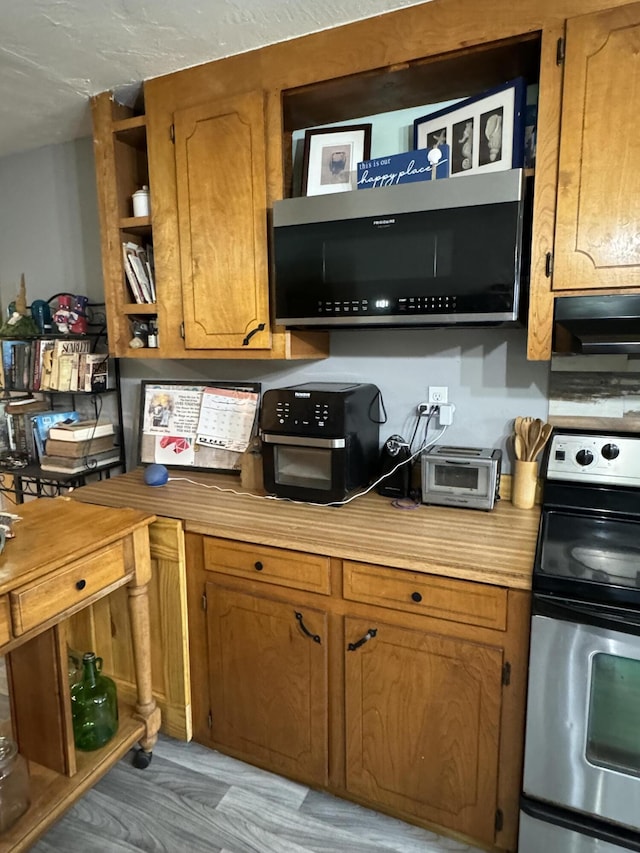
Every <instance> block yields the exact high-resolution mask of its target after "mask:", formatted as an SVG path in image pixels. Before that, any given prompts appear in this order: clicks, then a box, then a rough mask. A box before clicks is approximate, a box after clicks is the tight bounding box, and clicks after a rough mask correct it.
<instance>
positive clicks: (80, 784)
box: [0, 703, 144, 853]
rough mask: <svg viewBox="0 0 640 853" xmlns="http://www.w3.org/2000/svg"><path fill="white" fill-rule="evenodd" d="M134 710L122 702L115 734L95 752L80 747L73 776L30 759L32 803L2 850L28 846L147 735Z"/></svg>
mask: <svg viewBox="0 0 640 853" xmlns="http://www.w3.org/2000/svg"><path fill="white" fill-rule="evenodd" d="M134 714H135V710H134V708H132V707H131V706H129V705H123V704H122V703H120V705H119V715H120V722H119V727H118V731H117V733H116V735H115V736H114V737H113V739H112V740H110V741H109V743H108V744H107V745H106V746H103V747H102V749H97V750H95V752H79V751H77V752H76V761H77V768H78V769H77V772H76V773H75V774H74V775H73V776H63V775H62V774H60V773H56V772H54V771H53V770H48V769H47V768H46V767H43V766H42V765H40V764H36V763H35V762H33V761H30V762H29V777H30V787H31V805H30V806H29V808H28V809H27V811H26V812H25V813H24V815H23V816H22V817H21V818H20V819H19V820H18V821H17V822H16V823H15V824H14V825H13V826H12V827H11V828H10V829H9V830H8V831H7V832H5V833H4V834H3V835H2V836H1V837H0V853H14V851H16V853H17V851H21V850H28V849H29V848H30V847H31V846H32V845H33V844H34V843H35V842H36V840H37V839H38V838H39V837H40V836H41V835H43V834H44V833H45V832H46V830H47V829H48V828H49V826H51V824H52V823H53V822H54V821H56V820H58V818H59V817H61V816H62V814H63V813H64V812H65V811H66V810H67V809H68V808H69V807H70V806H71V805H73V803H74V802H75V800H77V798H78V797H79V796H80V795H81V794H83V793H84V792H85V791H87V790H88V789H89V788H90V787H91V786H92V785H94V784H95V783H96V782H97V781H98V779H100V778H101V777H102V776H104V774H105V773H106V772H107V771H108V770H109V769H110V768H111V767H112V766H113V765H114V764H115V763H116V761H119V760H120V759H121V758H122V757H123V756H124V755H126V753H127V752H128V751H129V750H130V749H131V748H132V747H133V746H134V745H135V744H136V742H137V741H138V740H140V738H141V737H142V736H143V735H144V725H143V724H142V723H141V722H139V721H138V720H136V719H135V718H134ZM43 737H46V734H43Z"/></svg>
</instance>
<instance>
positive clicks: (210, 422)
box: [196, 388, 258, 453]
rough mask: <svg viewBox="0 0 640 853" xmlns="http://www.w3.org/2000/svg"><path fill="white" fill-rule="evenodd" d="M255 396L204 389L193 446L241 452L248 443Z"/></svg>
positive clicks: (243, 392)
mask: <svg viewBox="0 0 640 853" xmlns="http://www.w3.org/2000/svg"><path fill="white" fill-rule="evenodd" d="M257 410H258V394H253V393H251V392H250V391H235V390H233V389H231V388H205V389H204V392H203V394H202V401H201V404H200V418H199V420H198V429H197V432H196V444H204V445H206V446H208V447H220V448H223V449H224V450H236V451H238V452H240V453H241V452H242V451H244V450H246V449H247V446H248V444H249V441H250V440H251V433H252V431H253V425H254V423H255V420H256V413H257Z"/></svg>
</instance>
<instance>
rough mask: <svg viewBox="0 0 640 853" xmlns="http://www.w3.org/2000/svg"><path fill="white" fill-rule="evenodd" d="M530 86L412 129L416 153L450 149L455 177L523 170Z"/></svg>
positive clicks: (485, 97) (519, 84) (481, 98)
mask: <svg viewBox="0 0 640 853" xmlns="http://www.w3.org/2000/svg"><path fill="white" fill-rule="evenodd" d="M525 108H526V86H525V81H524V79H523V78H521V77H518V78H516V79H515V80H510V81H509V82H508V83H505V84H504V85H503V86H500V87H498V88H497V89H492V90H491V91H489V92H484V93H483V94H482V95H478V96H477V97H474V98H469V99H468V100H466V101H461V102H460V103H458V104H456V105H455V106H453V107H448V108H447V109H445V110H441V111H439V112H435V113H431V115H427V116H424V117H423V118H418V119H416V120H415V121H414V123H413V147H414V148H439V147H441V146H443V145H448V146H449V155H450V169H449V174H450V175H451V176H452V177H455V176H459V175H478V174H481V173H484V172H499V171H501V170H503V169H517V168H520V167H521V166H522V163H523V156H524V118H525Z"/></svg>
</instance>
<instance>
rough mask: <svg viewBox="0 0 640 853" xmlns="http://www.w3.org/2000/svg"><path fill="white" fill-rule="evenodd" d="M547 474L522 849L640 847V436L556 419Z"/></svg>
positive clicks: (602, 851) (581, 852)
mask: <svg viewBox="0 0 640 853" xmlns="http://www.w3.org/2000/svg"><path fill="white" fill-rule="evenodd" d="M544 473H545V483H544V497H543V507H542V516H541V523H540V533H539V538H538V547H537V551H536V559H535V566H534V575H533V593H534V594H533V608H532V620H531V649H530V662H529V691H528V700H527V728H526V741H525V761H524V779H523V796H522V801H521V802H522V810H521V822H520V843H519V852H520V853H539V851H545V853H592V851H593V853H596V851H597V853H614V851H621V850H637V851H640V436H639V435H633V434H624V435H623V434H612V433H603V432H598V433H597V432H579V431H570V430H556V431H555V432H554V435H553V437H552V440H551V443H550V449H549V453H548V456H547V459H546V462H545V471H544Z"/></svg>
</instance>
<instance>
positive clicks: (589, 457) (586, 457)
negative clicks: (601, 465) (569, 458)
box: [576, 450, 593, 465]
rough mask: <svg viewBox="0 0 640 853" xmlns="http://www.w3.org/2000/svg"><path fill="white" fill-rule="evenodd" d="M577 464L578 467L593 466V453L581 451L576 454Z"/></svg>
mask: <svg viewBox="0 0 640 853" xmlns="http://www.w3.org/2000/svg"><path fill="white" fill-rule="evenodd" d="M576 462H577V463H578V465H591V463H592V462H593V453H592V452H591V451H590V450H579V451H578V452H577V453H576Z"/></svg>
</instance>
